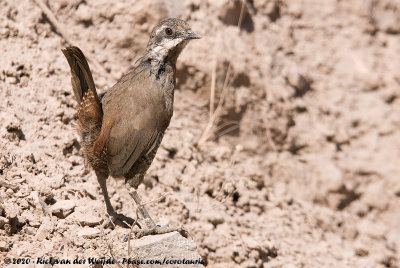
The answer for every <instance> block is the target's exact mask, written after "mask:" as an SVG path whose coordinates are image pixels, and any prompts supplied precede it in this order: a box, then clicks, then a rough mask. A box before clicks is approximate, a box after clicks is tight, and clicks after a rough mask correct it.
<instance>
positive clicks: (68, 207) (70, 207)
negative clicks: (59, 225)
mask: <svg viewBox="0 0 400 268" xmlns="http://www.w3.org/2000/svg"><path fill="white" fill-rule="evenodd" d="M75 207H76V204H75V201H73V200H61V201H58V202H57V203H55V204H54V205H53V206H52V207H51V213H52V214H53V215H54V216H56V217H57V218H59V219H65V218H66V217H67V216H68V215H70V214H71V213H72V212H73V211H74V208H75Z"/></svg>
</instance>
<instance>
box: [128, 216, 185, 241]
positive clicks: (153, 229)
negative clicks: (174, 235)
mask: <svg viewBox="0 0 400 268" xmlns="http://www.w3.org/2000/svg"><path fill="white" fill-rule="evenodd" d="M144 220H145V226H143V228H141V229H140V230H137V231H136V232H135V237H136V238H137V239H139V238H141V237H143V236H147V235H157V234H166V233H171V232H175V231H176V232H179V233H180V234H182V235H183V236H185V237H186V231H185V229H184V228H183V227H174V226H159V225H154V224H152V221H151V222H150V221H149V220H147V219H144Z"/></svg>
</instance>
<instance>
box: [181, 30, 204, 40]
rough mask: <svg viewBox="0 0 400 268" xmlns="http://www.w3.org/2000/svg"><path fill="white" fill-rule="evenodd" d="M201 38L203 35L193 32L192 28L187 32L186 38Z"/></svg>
mask: <svg viewBox="0 0 400 268" xmlns="http://www.w3.org/2000/svg"><path fill="white" fill-rule="evenodd" d="M200 38H201V36H200V35H198V34H197V33H195V32H193V31H192V30H189V31H187V32H186V34H185V39H200Z"/></svg>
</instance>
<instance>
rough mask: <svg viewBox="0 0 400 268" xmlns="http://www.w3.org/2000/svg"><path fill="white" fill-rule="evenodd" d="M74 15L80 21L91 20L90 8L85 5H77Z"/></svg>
mask: <svg viewBox="0 0 400 268" xmlns="http://www.w3.org/2000/svg"><path fill="white" fill-rule="evenodd" d="M75 15H76V17H77V19H78V20H79V21H82V22H90V21H91V20H92V13H91V12H90V8H89V7H88V6H87V5H83V4H81V5H79V7H78V10H77V11H76V12H75Z"/></svg>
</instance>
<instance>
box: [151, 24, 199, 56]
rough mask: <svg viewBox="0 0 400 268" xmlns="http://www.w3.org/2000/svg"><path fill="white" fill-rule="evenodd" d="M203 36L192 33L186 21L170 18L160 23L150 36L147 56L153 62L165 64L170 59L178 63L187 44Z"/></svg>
mask: <svg viewBox="0 0 400 268" xmlns="http://www.w3.org/2000/svg"><path fill="white" fill-rule="evenodd" d="M200 38H201V36H200V35H198V34H196V33H195V32H193V31H192V29H191V28H190V26H189V24H187V23H186V22H185V21H183V20H180V19H176V18H169V19H165V20H162V21H160V22H159V23H158V24H157V25H156V26H155V27H154V29H153V31H152V32H151V34H150V40H149V43H148V44H147V49H146V54H147V55H148V56H149V57H150V58H151V59H153V60H156V61H159V62H163V61H164V60H165V59H168V60H169V61H171V62H172V63H176V59H177V58H178V56H179V54H180V53H181V52H182V50H183V48H184V47H185V46H186V44H187V43H188V42H189V41H190V40H192V39H200Z"/></svg>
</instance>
